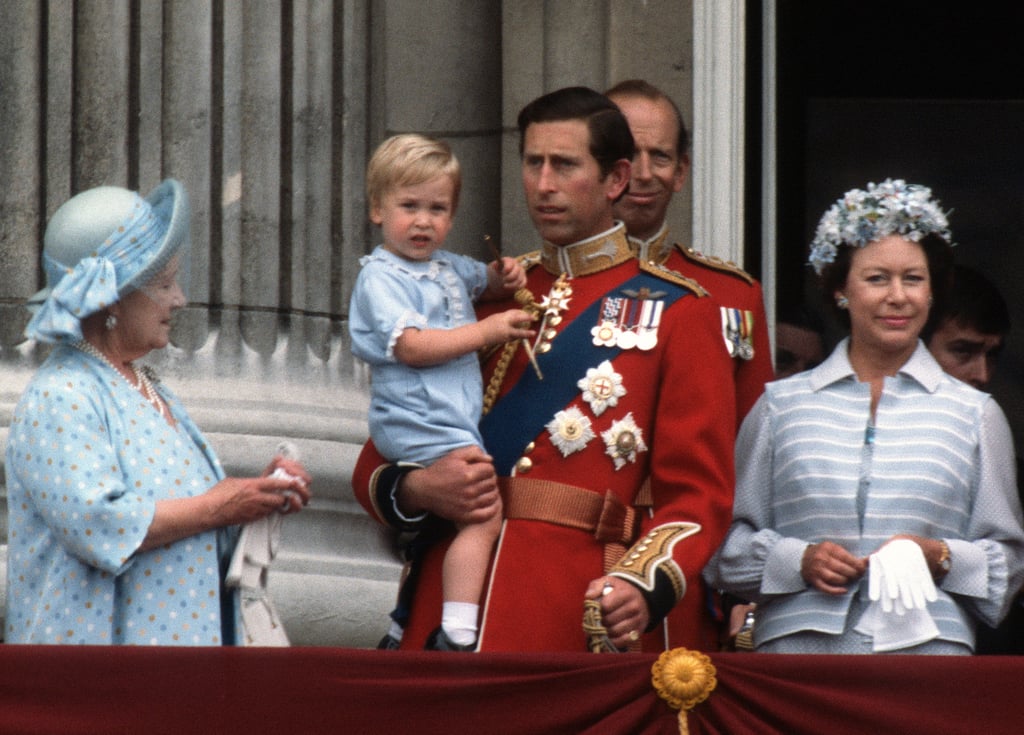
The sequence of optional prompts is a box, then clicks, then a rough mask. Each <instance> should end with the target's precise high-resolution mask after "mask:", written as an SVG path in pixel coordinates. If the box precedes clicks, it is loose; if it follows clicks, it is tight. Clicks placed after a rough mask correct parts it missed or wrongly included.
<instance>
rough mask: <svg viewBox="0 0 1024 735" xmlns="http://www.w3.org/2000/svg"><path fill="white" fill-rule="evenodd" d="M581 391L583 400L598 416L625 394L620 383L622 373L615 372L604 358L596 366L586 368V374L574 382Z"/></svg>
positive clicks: (609, 362)
mask: <svg viewBox="0 0 1024 735" xmlns="http://www.w3.org/2000/svg"><path fill="white" fill-rule="evenodd" d="M576 385H577V386H578V387H579V389H580V390H582V391H583V400H584V401H586V402H587V404H589V406H590V410H591V411H593V412H594V415H595V416H600V415H601V414H602V413H604V410H605V409H606V408H608V407H610V406H615V405H616V404H618V402H619V399H620V398H622V396H624V395H626V389H625V387H623V385H622V375H620V374H619V373H617V372H615V369H614V368H613V367H612V363H611V361H610V360H605V361H604V362H602V363H601V364H600V365H598V366H597V367H596V368H588V369H587V376H586V377H585V378H580V380H579V381H578V382H577V383H576Z"/></svg>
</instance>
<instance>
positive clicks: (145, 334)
mask: <svg viewBox="0 0 1024 735" xmlns="http://www.w3.org/2000/svg"><path fill="white" fill-rule="evenodd" d="M188 229H189V207H188V198H187V196H186V194H185V190H184V189H183V187H182V186H181V184H179V183H178V182H177V181H175V180H173V179H167V180H166V181H164V182H163V183H161V184H160V185H159V186H157V187H156V188H155V189H154V190H153V192H152V193H150V194H149V195H148V196H147V197H146V198H142V197H140V196H139V195H138V194H136V193H135V192H131V191H128V190H127V189H122V188H119V187H109V186H105V187H99V188H95V189H89V190H88V191H85V192H82V193H80V194H78V195H76V196H74V197H72V198H71V199H69V200H68V201H67V202H65V203H64V204H63V205H61V206H60V207H59V208H58V209H57V211H56V212H55V213H54V215H53V217H52V218H51V219H50V222H49V223H48V225H47V228H46V233H45V235H44V243H43V268H44V270H45V273H46V288H44V289H43V290H42V291H40V292H39V293H38V294H36V295H35V296H34V297H32V299H31V300H30V301H29V308H30V310H33V311H34V314H33V316H32V319H31V321H30V322H29V324H28V326H27V327H26V330H25V334H26V336H27V337H29V338H30V339H35V340H36V341H38V342H43V343H52V344H53V348H52V350H51V351H50V353H49V355H48V356H47V358H46V360H45V361H44V362H43V364H42V365H41V366H40V368H39V370H38V371H37V372H36V374H35V375H34V376H33V377H32V380H31V381H30V382H29V384H28V386H27V387H26V389H25V392H24V394H23V395H22V397H21V400H20V401H19V403H18V405H17V407H16V408H15V410H14V415H13V417H12V419H11V427H10V434H9V436H8V442H7V459H6V474H7V505H8V510H9V514H10V515H9V521H8V556H7V613H6V620H5V626H4V637H5V640H6V642H8V643H35V644H49V643H63V644H74V643H78V644H90V645H97V644H139V645H180V646H188V645H192V646H195V645H205V646H210V645H222V644H232V643H235V642H238V641H239V637H238V634H237V632H236V631H238V630H239V629H240V628H239V625H238V623H239V620H238V608H237V603H238V601H237V599H236V595H235V594H234V593H231V594H228V593H226V592H225V590H224V571H225V569H226V566H227V560H228V559H229V558H230V555H231V552H232V548H233V546H234V544H235V541H236V538H237V528H236V526H237V525H239V524H243V523H246V522H249V521H254V520H256V519H259V518H263V517H266V516H268V515H269V514H271V513H277V512H282V513H292V512H295V511H298V510H299V509H300V508H301V507H302V506H303V505H305V504H306V503H307V502H308V500H309V489H308V483H309V479H310V478H309V475H308V474H306V472H305V470H304V469H303V468H302V466H301V465H299V464H298V463H297V462H295V461H293V460H289V459H285V458H282V457H275V458H274V460H273V461H272V462H271V465H270V466H269V467H268V468H267V470H266V472H265V473H264V475H263V476H262V477H254V478H225V476H224V472H223V470H222V469H221V465H220V463H219V462H218V460H217V457H216V456H215V455H214V453H213V450H212V448H211V447H210V446H209V444H208V443H207V441H206V440H205V438H204V437H203V435H202V434H201V433H200V431H199V429H198V428H197V427H196V425H195V424H194V423H193V422H192V421H191V419H189V417H188V415H187V414H186V413H185V410H184V408H183V407H182V406H181V404H180V403H179V402H178V400H177V399H176V398H175V396H174V395H173V394H172V393H171V391H169V390H168V389H167V388H166V387H165V386H163V385H161V384H160V383H159V382H157V380H156V379H155V378H154V377H153V376H152V375H151V374H150V372H149V370H148V369H147V368H145V367H141V366H139V365H137V364H136V361H137V360H139V359H140V358H142V357H144V356H145V355H147V354H149V352H150V351H152V350H156V349H161V348H163V347H165V346H167V344H168V341H169V339H170V329H171V318H172V316H173V314H174V312H176V311H177V310H178V309H180V308H181V307H182V306H184V305H185V295H184V293H183V292H182V289H181V286H180V285H179V280H180V279H181V278H182V275H183V271H184V270H185V268H186V266H187V264H188V257H187V247H183V245H185V244H186V243H187V242H188ZM278 467H280V468H282V469H283V470H284V471H285V472H287V473H288V474H289V475H290V478H280V477H276V476H275V477H272V476H270V475H271V473H272V472H274V471H275V470H276V469H277V468H278ZM289 493H291V495H289Z"/></svg>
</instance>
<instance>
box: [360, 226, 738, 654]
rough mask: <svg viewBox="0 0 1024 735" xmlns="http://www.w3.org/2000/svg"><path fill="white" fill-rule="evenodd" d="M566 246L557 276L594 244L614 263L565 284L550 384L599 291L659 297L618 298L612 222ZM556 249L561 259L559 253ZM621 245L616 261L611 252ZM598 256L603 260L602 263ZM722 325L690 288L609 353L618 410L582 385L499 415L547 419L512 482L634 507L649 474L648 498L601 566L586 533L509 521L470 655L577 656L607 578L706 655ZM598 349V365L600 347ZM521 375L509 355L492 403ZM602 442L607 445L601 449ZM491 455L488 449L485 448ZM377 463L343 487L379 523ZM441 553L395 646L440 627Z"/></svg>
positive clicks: (724, 493)
mask: <svg viewBox="0 0 1024 735" xmlns="http://www.w3.org/2000/svg"><path fill="white" fill-rule="evenodd" d="M547 248H548V250H546V251H545V254H546V255H551V254H552V253H553V252H554V251H553V250H551V249H552V248H553V246H547ZM569 248H575V249H576V251H575V253H572V254H573V255H574V256H580V257H578V258H570V259H568V260H572V261H573V263H575V266H574V265H573V264H572V263H570V265H569V266H568V268H570V269H571V268H574V267H575V268H576V271H575V272H577V273H578V272H580V270H582V268H580V264H581V263H584V264H585V263H593V262H595V261H600V260H601V259H600V258H594V259H590V258H588V257H586V256H587V253H588V252H590V253H592V252H594V251H595V250H600V251H601V252H607V249H608V248H614V250H615V252H616V253H617V255H616V256H615V258H614V259H613V261H614V262H615V263H617V264H614V265H612V267H607V268H605V269H604V270H600V271H598V272H593V273H589V274H587V275H577V276H574V277H572V278H570V280H569V285H570V287H571V289H572V293H571V296H570V297H569V301H568V309H567V310H566V311H563V312H562V313H561V316H562V320H561V321H560V323H559V324H557V325H555V326H554V327H553V329H554V330H555V333H556V334H555V336H554V338H553V339H552V340H551V341H550V351H549V352H548V353H547V354H543V355H542V356H541V358H539V359H541V360H542V361H543V365H544V366H546V368H547V371H546V372H547V373H548V374H549V375H550V378H549V380H552V381H553V380H554V378H555V373H556V372H557V370H556V369H554V368H555V366H557V368H558V369H563V368H564V366H565V365H568V364H569V363H571V362H572V358H573V356H574V355H575V354H576V353H579V352H582V351H583V350H582V349H581V348H580V346H579V345H578V344H570V343H569V342H568V341H566V339H568V338H566V339H563V341H561V342H560V338H561V337H563V333H564V332H565V330H566V329H567V328H568V327H569V325H570V324H572V323H573V321H574V320H575V319H577V318H578V317H579V316H580V315H581V314H582V313H583V312H584V310H585V309H586V308H587V307H588V306H590V305H591V304H593V303H595V302H597V303H603V299H604V297H605V296H612V297H622V298H624V299H625V301H624V302H620V303H625V304H626V305H627V306H629V305H633V306H638V305H639V304H640V302H642V301H643V300H644V297H646V298H647V299H648V300H650V301H652V302H655V301H658V300H660V289H657V288H655V289H653V292H650V293H640V294H637V293H635V292H630V293H622V292H621V289H620V287H621V285H622V284H623V283H624V282H626V281H628V280H630V279H631V278H633V277H634V276H637V275H638V274H639V273H641V267H640V264H639V262H638V261H637V260H636V259H635V258H634V257H632V256H631V255H629V254H628V245H627V243H626V240H625V236H624V233H623V230H622V229H621V228H618V229H616V230H614V231H612V233H611V234H609V235H607V236H605V237H604V238H598V239H597V240H596V241H587V242H585V243H579V244H577V245H574V246H569ZM565 250H566V254H570V253H569V249H565ZM623 251H625V252H626V256H625V257H620V256H621V254H622V253H623ZM528 257H529V256H528ZM605 258H606V260H605V261H602V265H603V262H607V256H605ZM563 266H564V263H563ZM553 269H554V267H553V266H552V264H551V262H550V259H548V260H545V267H536V268H532V269H531V270H530V271H529V274H528V288H529V290H530V291H531V292H532V294H533V295H534V298H535V300H536V301H542V299H543V297H545V296H546V295H550V293H551V289H552V285H553V284H554V282H555V280H556V276H555V275H553V274H552V273H551V272H550V270H553ZM657 277H658V278H662V279H665V280H664V283H665V286H666V289H665V290H667V291H671V290H672V287H677V284H676V283H673V282H672V281H673V276H672V274H669V273H667V272H661V273H659V275H658V276H657ZM675 280H677V281H678V280H680V279H675ZM698 290H699V289H698ZM497 308H501V307H500V306H497V305H491V304H488V305H486V310H487V311H492V310H495V309H497ZM626 311H628V309H624V310H623V313H625V312H626ZM483 313H484V309H482V310H481V314H483ZM626 322H627V323H628V319H626ZM597 325H598V322H597V321H594V323H593V324H589V323H587V324H584V326H585V327H586V329H587V332H588V333H589V330H590V327H592V326H597ZM719 325H720V318H719V312H718V306H717V305H716V304H715V303H713V302H712V301H711V300H710V299H708V298H703V297H702V296H701V295H698V294H695V293H693V292H692V291H689V290H687V291H686V292H685V294H684V295H683V296H682V297H680V298H679V299H678V300H676V301H674V302H672V303H671V305H669V306H667V307H666V308H664V310H663V312H662V313H661V316H660V322H659V323H658V326H657V343H656V345H654V346H653V348H652V349H646V350H644V349H640V348H639V347H633V348H629V349H622V350H621V351H618V350H615V349H612V348H608V349H607V356H608V359H610V363H611V365H610V368H609V367H607V366H606V367H605V369H604V370H603V372H601V376H599V377H601V378H603V379H604V382H605V383H607V381H608V380H609V379H610V380H612V382H614V380H615V379H616V378H621V388H623V389H624V390H625V393H624V394H621V395H619V396H617V401H616V402H615V405H607V406H606V407H605V410H604V411H603V412H600V413H599V414H598V411H597V406H596V404H595V403H594V402H588V401H587V400H586V396H585V394H584V391H583V390H582V389H575V390H574V391H573V393H572V395H570V396H569V397H568V398H567V399H566V400H560V399H559V402H558V403H557V404H551V405H543V404H542V403H541V402H539V401H532V400H531V401H529V402H526V401H524V402H522V405H521V406H520V405H518V404H517V403H515V402H513V403H510V404H508V406H506V407H505V408H510V409H512V410H513V411H514V412H513V414H512V415H513V417H514V418H513V419H512V420H511V421H510V422H509V424H510V425H514V424H516V423H517V421H518V420H519V419H518V415H519V414H520V413H521V414H522V415H523V416H525V414H527V413H531V412H532V413H536V412H537V411H539V412H540V415H541V416H542V423H543V422H549V426H550V428H546V427H545V426H543V425H542V426H540V428H539V430H538V431H536V432H532V433H531V434H530V439H532V441H530V442H529V443H528V445H526V446H524V447H523V448H522V450H519V449H517V450H516V451H515V454H516V455H517V456H520V459H519V461H518V462H516V463H515V466H516V469H515V470H514V474H515V476H516V480H517V481H519V480H531V481H538V482H539V485H540V486H541V487H543V486H544V482H543V481H553V482H555V483H560V484H568V485H573V486H576V487H578V488H583V489H585V490H586V491H588V492H591V493H595V494H598V495H605V493H610V494H611V495H612V496H614V497H615V498H617V499H618V500H619V501H621V504H622V505H624V506H627V507H633V506H634V505H635V504H636V503H637V501H638V500H641V501H642V498H641V486H642V485H643V483H644V480H645V479H646V478H648V477H649V478H650V491H649V493H644V494H645V495H649V498H650V501H649V507H646V508H641V509H640V510H641V513H642V520H641V524H640V525H641V527H640V529H639V533H640V534H641V535H639V536H634V537H633V538H630V539H629V542H628V543H627V544H626V546H630V545H631V544H632V548H631V549H629V551H628V552H627V553H626V555H625V556H624V557H622V558H621V559H619V561H618V563H617V564H616V565H615V566H614V567H612V568H611V569H610V570H609V568H608V566H606V562H605V551H606V545H605V543H603V542H602V541H599V540H598V539H596V538H595V536H594V534H593V533H592V532H589V531H585V530H580V529H578V528H571V527H567V526H565V525H561V524H559V523H552V522H548V521H544V520H527V519H524V518H509V519H507V520H506V521H505V526H504V529H503V532H502V535H501V538H500V540H499V542H498V545H497V548H496V550H495V554H494V561H493V565H492V572H491V577H490V581H489V585H488V588H487V591H486V596H485V597H486V599H485V600H484V601H483V607H482V620H481V629H480V644H479V648H480V650H483V651H584V650H587V648H586V639H585V637H584V635H583V632H582V615H583V595H584V591H585V589H586V587H587V585H588V583H589V582H590V581H591V580H593V579H595V578H597V577H600V576H601V575H602V574H604V573H605V572H606V571H608V572H609V573H610V574H612V575H614V576H617V577H621V578H623V579H627V580H629V581H630V582H632V583H634V584H637V585H638V586H640V587H641V589H644V590H645V591H646V593H647V594H648V595H650V597H649V598H648V599H649V600H652V599H660V600H665V599H666V594H667V595H668V600H669V604H671V602H672V601H674V600H676V599H678V598H679V597H680V596H682V602H680V603H679V604H678V605H677V606H676V607H677V610H678V611H679V612H678V613H677V614H675V615H673V616H672V621H673V622H672V627H673V628H674V630H673V631H672V632H671V635H670V640H671V643H672V645H673V646H676V645H685V646H687V647H690V648H694V649H699V650H714V649H715V648H716V633H715V624H714V621H713V620H712V617H711V615H710V614H709V612H708V609H707V606H706V600H705V591H704V586H703V584H702V582H701V579H700V572H701V570H702V568H703V567H704V565H705V563H706V562H707V560H708V559H709V558H710V556H711V554H712V553H713V552H714V550H715V549H716V548H717V546H718V545H719V543H720V542H721V540H722V539H723V537H724V534H725V532H726V530H727V528H728V525H729V522H730V520H731V512H732V496H733V480H734V470H733V440H734V436H735V431H736V430H735V420H734V417H735V404H734V398H733V390H732V380H731V366H730V362H729V356H728V353H727V351H726V348H725V344H724V342H723V340H722V337H721V330H720V328H719ZM598 355H599V359H602V355H601V352H600V350H598ZM496 361H497V356H494V357H492V358H491V359H490V360H489V361H488V363H487V364H486V365H485V369H484V383H485V385H487V384H488V380H489V379H490V378H491V375H492V372H493V370H494V365H495V362H496ZM573 369H574V370H575V373H573V375H572V378H573V382H575V380H577V379H582V378H584V377H585V376H586V372H587V371H586V369H585V368H583V369H579V368H573ZM609 370H610V372H609ZM527 371H529V373H532V372H533V368H532V367H531V366H530V363H529V362H528V360H527V357H526V354H525V351H524V350H523V349H518V350H517V352H516V353H515V355H514V358H513V360H512V362H511V364H510V367H509V369H508V373H507V376H506V378H505V380H504V382H503V384H502V387H501V391H500V394H499V395H500V396H501V397H500V398H499V399H498V406H499V407H500V406H501V402H502V400H505V397H506V394H507V392H508V391H509V390H510V389H511V387H512V386H513V385H514V384H516V382H517V381H519V380H520V379H525V378H524V376H525V375H526V374H527ZM576 373H578V375H576ZM620 392H621V391H620ZM508 400H510V401H514V400H515V399H512V398H508ZM608 403H609V404H611V403H612V401H608ZM570 409H575V411H572V410H570ZM497 410H498V408H497V407H496V408H495V411H497ZM563 410H569V411H570V415H573V416H582V417H584V418H585V422H588V423H589V426H590V430H591V432H592V433H593V437H592V438H590V439H588V440H585V441H583V440H582V439H579V436H578V435H577V434H575V433H573V432H572V431H562V429H566V427H567V426H568V424H567V423H566V422H567V421H569V419H567V418H566V414H562V417H561V418H559V417H558V416H557V414H559V412H561V411H563ZM576 411H578V412H579V413H578V414H577V413H576ZM523 420H524V421H526V420H527V419H525V418H524V419H523ZM533 421H536V418H534V419H533ZM570 423H571V421H570ZM603 434H604V436H602V435H603ZM585 435H586V433H585V432H584V438H585ZM486 436H487V434H486V433H485V437H486ZM566 437H572V438H574V439H579V441H575V442H574V441H573V440H567V439H566ZM580 442H582V443H580ZM558 444H561V445H562V448H561V449H560V448H559V446H557V445H558ZM609 444H611V445H612V446H613V447H616V448H617V450H616V451H615V452H612V453H610V450H609V449H608V445H609ZM580 447H582V448H580ZM488 449H489V451H493V449H492V448H491V447H490V446H488ZM575 449H578V451H573V450H575ZM629 449H632V450H633V451H628V450H629ZM523 458H525V459H523ZM379 464H380V459H379V455H376V453H375V452H374V451H373V450H372V447H369V448H367V449H365V450H364V452H363V454H362V455H361V456H360V459H359V462H358V464H357V467H356V471H355V473H354V476H353V486H354V490H355V493H356V497H357V499H358V500H359V501H360V502H361V503H362V504H363V505H364V507H366V508H367V510H368V511H369V512H370V513H371V514H373V515H374V516H375V517H376V518H378V520H381V521H382V522H387V521H388V520H389V516H388V513H386V512H382V506H383V505H387V504H388V500H387V488H378V487H377V486H376V485H377V483H376V480H377V475H376V474H375V470H376V469H377V468H378V465H379ZM499 471H500V468H499ZM382 498H383V500H382ZM682 524H698V525H699V530H698V531H696V532H695V533H692V535H687V531H686V530H685V529H686V528H690V529H691V530H692V527H689V526H684V525H682ZM651 530H656V531H661V532H662V536H661V543H662V546H661V548H662V549H663V550H664V554H663V555H662V556H660V557H659V556H657V554H656V553H655V549H652V548H649V547H652V546H654V547H657V544H654V543H651V542H650V541H649V540H648V539H646V538H645V536H644V535H643V534H647V532H648V531H651ZM645 542H646V543H645ZM443 553H444V545H443V544H439V545H437V546H435V547H433V548H432V549H431V550H430V551H429V552H428V553H427V557H426V560H425V562H424V566H423V571H422V577H421V579H420V583H419V585H418V588H417V593H416V596H415V600H414V603H413V606H412V612H411V617H410V620H409V623H408V627H407V629H406V634H405V637H404V639H403V647H409V648H422V646H423V643H424V640H425V638H426V636H427V635H428V634H429V633H430V631H431V630H433V629H434V628H435V627H436V626H437V625H438V624H439V621H440V611H441V600H440V591H441V582H440V568H441V560H442V558H443ZM620 553H621V550H620ZM656 570H657V571H658V573H657V574H656V573H655V571H656ZM684 593H685V594H684ZM665 612H666V610H662V611H661V612H660V615H657V614H656V617H661V615H664V613H665ZM643 645H644V648H645V649H648V650H662V649H663V648H664V647H665V645H666V640H665V636H664V633H663V630H662V629H661V628H660V627H659V628H656V630H655V632H654V633H652V634H651V635H648V636H645V637H644V641H643Z"/></svg>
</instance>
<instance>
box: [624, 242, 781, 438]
mask: <svg viewBox="0 0 1024 735" xmlns="http://www.w3.org/2000/svg"><path fill="white" fill-rule="evenodd" d="M667 232H668V231H667V230H664V229H663V230H662V231H661V233H660V234H659V235H657V236H656V237H655V238H654V239H653V240H651V241H650V242H649V243H647V244H646V256H647V257H648V258H650V259H651V260H653V261H654V262H656V263H660V264H662V265H664V266H665V267H667V268H671V269H672V270H674V271H678V272H679V273H681V274H683V275H684V276H686V277H687V278H691V279H693V280H695V281H697V282H698V283H699V284H700V285H701V286H703V287H704V288H705V289H706V290H707V291H708V293H709V294H710V295H711V298H712V300H714V301H715V302H716V303H717V304H718V305H719V306H720V307H722V308H725V309H735V310H738V311H739V312H741V313H742V314H749V315H750V317H751V318H752V321H753V325H752V327H753V328H752V330H751V333H750V334H749V335H748V336H749V338H750V346H751V347H752V348H753V353H752V354H751V355H749V358H746V357H744V356H741V355H739V354H737V355H736V356H734V357H733V377H734V379H735V383H736V429H737V430H739V426H740V424H741V423H743V419H744V417H746V415H747V413H749V411H750V409H751V408H752V407H753V405H754V403H756V402H757V399H758V398H760V397H761V394H762V393H763V392H764V384H765V383H767V382H769V381H771V380H774V379H775V369H774V367H773V362H772V353H771V344H770V342H769V338H768V317H767V315H766V314H765V309H764V295H763V294H762V292H761V284H760V283H758V282H757V280H756V279H754V278H753V277H752V276H751V275H750V274H748V273H747V272H746V271H744V270H742V269H741V268H739V267H738V266H736V265H734V264H733V263H729V262H726V261H723V260H721V259H719V258H714V257H711V256H707V255H703V254H702V253H699V252H697V251H695V250H694V249H693V248H692V247H688V246H683V245H679V244H676V245H674V246H673V245H672V244H671V243H670V242H669V241H668V239H667ZM632 243H633V245H634V247H635V248H636V247H638V246H640V244H639V243H638V242H637V241H635V240H634V241H632ZM723 341H724V340H723Z"/></svg>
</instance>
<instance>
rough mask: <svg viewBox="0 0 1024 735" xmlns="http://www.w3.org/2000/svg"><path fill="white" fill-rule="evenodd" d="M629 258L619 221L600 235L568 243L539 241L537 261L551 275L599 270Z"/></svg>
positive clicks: (586, 272)
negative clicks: (554, 243)
mask: <svg viewBox="0 0 1024 735" xmlns="http://www.w3.org/2000/svg"><path fill="white" fill-rule="evenodd" d="M632 258H633V251H632V250H631V249H630V247H629V240H628V238H627V237H626V227H625V225H623V224H622V223H621V222H618V223H616V225H615V227H613V228H612V229H610V230H608V231H607V232H602V233H601V234H600V235H595V236H594V237H591V238H588V239H586V240H580V241H579V242H574V243H573V244H572V245H553V244H552V243H550V242H548V241H547V240H545V241H544V242H543V243H542V244H541V253H540V262H541V265H542V266H543V267H544V270H546V271H547V272H548V273H550V274H551V275H554V276H557V275H560V274H562V273H564V274H566V275H567V276H586V275H590V274H591V273H599V272H600V271H603V270H607V269H608V268H612V267H614V266H617V265H619V263H624V262H626V261H627V260H630V259H632Z"/></svg>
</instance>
